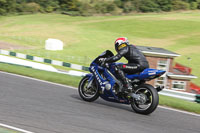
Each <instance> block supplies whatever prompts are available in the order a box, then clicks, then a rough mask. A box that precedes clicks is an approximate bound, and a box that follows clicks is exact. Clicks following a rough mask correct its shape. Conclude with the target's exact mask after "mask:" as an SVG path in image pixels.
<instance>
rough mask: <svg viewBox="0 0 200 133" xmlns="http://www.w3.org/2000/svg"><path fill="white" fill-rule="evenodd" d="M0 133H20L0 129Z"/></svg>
mask: <svg viewBox="0 0 200 133" xmlns="http://www.w3.org/2000/svg"><path fill="white" fill-rule="evenodd" d="M0 133H20V132H18V131H13V130H10V129H7V128H2V127H0Z"/></svg>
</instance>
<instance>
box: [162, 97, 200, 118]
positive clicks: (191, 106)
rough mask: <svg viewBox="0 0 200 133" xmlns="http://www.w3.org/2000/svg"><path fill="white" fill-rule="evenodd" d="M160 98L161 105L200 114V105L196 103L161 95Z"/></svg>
mask: <svg viewBox="0 0 200 133" xmlns="http://www.w3.org/2000/svg"><path fill="white" fill-rule="evenodd" d="M159 98H160V99H159V104H160V105H163V106H168V107H172V108H175V109H180V110H184V111H189V112H194V113H197V114H200V104H199V103H194V102H190V101H185V100H181V99H178V98H173V97H169V96H163V95H160V96H159Z"/></svg>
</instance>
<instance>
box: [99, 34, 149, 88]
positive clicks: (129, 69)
mask: <svg viewBox="0 0 200 133" xmlns="http://www.w3.org/2000/svg"><path fill="white" fill-rule="evenodd" d="M115 50H116V51H117V55H115V56H112V57H110V58H101V59H100V61H101V62H102V63H103V64H104V63H112V62H116V61H118V60H120V59H121V58H122V57H125V58H126V59H127V60H128V64H118V65H116V66H115V71H116V73H117V75H118V77H119V78H120V79H121V80H122V82H123V86H124V88H123V91H128V90H131V89H132V85H131V84H130V83H129V80H128V79H127V78H126V77H125V74H124V72H125V73H128V74H134V73H137V72H142V71H143V70H144V69H146V68H149V63H148V61H147V60H146V58H145V56H144V55H143V54H142V52H140V51H139V50H138V49H137V48H136V47H135V46H134V45H129V41H128V39H127V38H126V37H120V38H117V39H116V41H115Z"/></svg>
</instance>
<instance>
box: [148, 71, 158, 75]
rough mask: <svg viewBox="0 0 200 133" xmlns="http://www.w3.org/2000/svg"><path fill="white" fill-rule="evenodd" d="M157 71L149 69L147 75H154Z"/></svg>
mask: <svg viewBox="0 0 200 133" xmlns="http://www.w3.org/2000/svg"><path fill="white" fill-rule="evenodd" d="M156 72H157V71H149V72H148V75H155V74H156Z"/></svg>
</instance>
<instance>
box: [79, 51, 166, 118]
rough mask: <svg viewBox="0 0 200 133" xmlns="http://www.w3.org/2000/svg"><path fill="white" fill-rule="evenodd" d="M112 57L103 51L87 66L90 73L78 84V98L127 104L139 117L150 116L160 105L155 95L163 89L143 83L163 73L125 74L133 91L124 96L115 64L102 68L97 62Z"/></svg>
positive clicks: (156, 71)
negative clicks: (142, 115)
mask: <svg viewBox="0 0 200 133" xmlns="http://www.w3.org/2000/svg"><path fill="white" fill-rule="evenodd" d="M112 56H114V54H113V53H112V52H111V51H109V50H106V51H105V52H103V53H102V54H101V55H99V56H98V57H97V58H96V59H95V60H94V61H93V62H92V63H91V64H90V67H89V71H90V72H91V73H89V74H87V75H85V76H84V77H83V78H82V80H81V81H80V83H79V87H78V92H79V95H80V97H81V98H82V99H83V100H84V101H87V102H93V101H95V100H96V99H98V98H99V97H101V98H102V99H104V100H106V101H110V102H116V103H122V104H130V105H131V107H132V109H133V110H134V111H135V112H136V113H139V114H145V115H147V114H150V113H152V112H153V111H154V110H155V109H156V108H157V106H158V103H159V96H158V92H159V91H161V90H162V89H163V88H164V87H162V86H159V87H157V88H154V87H153V86H152V85H150V84H146V83H145V82H146V81H150V80H152V79H155V78H158V77H160V76H161V75H163V74H164V73H165V71H163V70H157V69H151V68H147V69H145V70H144V71H143V72H141V73H136V74H126V77H127V78H128V79H129V82H130V83H131V85H132V90H129V92H123V91H122V90H123V84H122V82H121V81H120V80H118V79H117V74H116V72H115V69H114V68H115V66H116V64H118V63H109V64H108V63H106V64H104V65H102V64H101V62H100V61H99V59H100V58H109V57H112Z"/></svg>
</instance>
